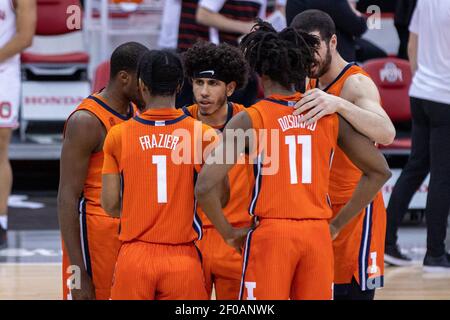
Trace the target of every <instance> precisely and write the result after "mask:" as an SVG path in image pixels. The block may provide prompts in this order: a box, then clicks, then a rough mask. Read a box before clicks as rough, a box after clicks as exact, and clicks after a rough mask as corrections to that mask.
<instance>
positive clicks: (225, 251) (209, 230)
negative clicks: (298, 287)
mask: <svg viewBox="0 0 450 320" xmlns="http://www.w3.org/2000/svg"><path fill="white" fill-rule="evenodd" d="M184 65H185V68H186V70H185V74H186V78H188V79H190V81H191V82H192V87H193V95H194V100H195V101H196V104H194V105H191V106H189V107H185V108H183V111H184V112H185V114H187V115H189V116H192V117H193V118H194V119H197V120H200V121H202V122H203V123H204V124H207V125H209V126H211V127H212V128H214V129H216V130H217V131H218V132H219V133H220V132H222V130H223V128H224V127H225V126H226V124H227V123H228V122H229V121H230V120H231V119H232V118H233V117H234V116H235V115H236V114H238V113H239V112H241V111H242V110H244V109H245V108H244V106H242V105H240V104H237V103H232V102H229V101H228V97H230V96H231V95H232V94H233V93H234V92H235V90H237V89H239V88H242V87H244V86H245V83H246V81H247V75H248V66H247V62H246V61H245V58H244V56H243V55H242V52H241V51H240V50H239V49H238V48H235V47H232V46H230V45H227V44H221V45H218V46H217V45H215V44H212V43H209V42H198V43H196V44H195V45H194V46H193V47H192V48H190V49H189V50H187V51H186V52H185V53H184ZM252 176H253V168H252V167H251V166H250V165H248V164H237V165H236V166H234V167H233V169H232V170H231V171H230V173H229V181H230V187H231V190H230V200H229V202H228V205H227V206H226V207H225V208H224V213H225V215H226V217H227V219H228V220H229V221H230V223H231V224H232V225H233V226H235V227H248V226H250V224H251V217H250V215H249V214H248V206H249V203H250V196H251V188H250V184H251V181H252V179H253V178H252ZM199 213H200V217H201V220H202V222H203V229H204V233H203V239H202V240H200V241H199V242H197V246H198V248H199V249H200V252H201V253H202V258H203V259H202V264H203V270H204V273H205V280H206V288H207V291H208V296H209V297H210V296H211V292H212V288H213V286H214V291H215V296H216V299H217V300H236V299H238V296H239V288H240V283H241V271H242V257H241V255H240V254H239V253H238V252H236V250H234V249H233V248H231V247H230V246H228V245H227V244H226V243H225V242H224V241H223V239H222V237H221V236H220V234H219V233H218V232H217V230H216V229H215V228H214V226H213V224H212V223H211V221H209V220H208V218H207V217H206V216H205V215H204V213H203V212H202V210H201V208H199Z"/></svg>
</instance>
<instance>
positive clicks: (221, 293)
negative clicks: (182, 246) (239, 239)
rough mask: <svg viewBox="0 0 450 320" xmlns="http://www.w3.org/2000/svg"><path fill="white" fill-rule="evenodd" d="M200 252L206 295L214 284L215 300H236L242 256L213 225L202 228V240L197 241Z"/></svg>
mask: <svg viewBox="0 0 450 320" xmlns="http://www.w3.org/2000/svg"><path fill="white" fill-rule="evenodd" d="M197 247H198V248H199V250H200V252H201V254H202V265H203V271H204V273H205V284H206V290H207V293H208V297H211V292H212V287H213V285H214V289H215V293H216V299H217V300H237V299H238V298H239V290H240V286H241V275H242V256H241V255H240V254H239V253H238V252H237V251H236V250H235V249H234V248H233V247H231V246H229V245H227V244H226V243H225V241H224V240H223V238H222V236H221V235H220V234H219V232H218V231H217V230H216V229H215V228H213V227H206V228H204V230H203V238H202V240H200V241H198V242H197Z"/></svg>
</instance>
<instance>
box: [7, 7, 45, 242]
mask: <svg viewBox="0 0 450 320" xmlns="http://www.w3.org/2000/svg"><path fill="white" fill-rule="evenodd" d="M35 25H36V1H35V0H0V249H1V248H3V247H5V246H7V234H6V231H7V228H8V218H7V209H8V197H9V195H10V192H11V186H12V170H11V165H10V163H9V159H8V148H9V142H10V140H11V134H12V130H13V129H16V128H17V127H18V116H19V101H20V53H21V52H22V51H23V50H24V49H26V48H27V47H29V46H30V45H31V43H32V40H33V36H34V33H35Z"/></svg>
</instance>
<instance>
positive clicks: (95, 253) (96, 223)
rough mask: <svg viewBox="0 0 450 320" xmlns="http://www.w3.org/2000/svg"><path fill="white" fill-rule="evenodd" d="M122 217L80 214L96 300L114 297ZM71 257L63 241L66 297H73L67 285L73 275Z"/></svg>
mask: <svg viewBox="0 0 450 320" xmlns="http://www.w3.org/2000/svg"><path fill="white" fill-rule="evenodd" d="M119 224H120V219H117V218H112V217H108V216H100V215H90V214H84V213H82V214H80V233H81V234H80V237H81V246H82V251H83V258H84V261H85V267H86V270H87V272H88V274H89V275H90V276H91V278H92V282H93V284H94V287H95V295H96V299H97V300H107V299H109V298H110V296H111V284H112V277H113V273H114V266H115V264H116V260H117V254H118V252H119V248H120V245H121V241H120V240H119ZM69 266H70V261H69V256H68V254H67V251H66V249H65V247H64V244H63V263H62V268H63V270H62V277H63V299H64V300H67V299H71V296H70V290H69V287H68V284H67V281H68V279H69V277H70V276H71V275H72V273H71V271H70V270H69V269H68V267H69Z"/></svg>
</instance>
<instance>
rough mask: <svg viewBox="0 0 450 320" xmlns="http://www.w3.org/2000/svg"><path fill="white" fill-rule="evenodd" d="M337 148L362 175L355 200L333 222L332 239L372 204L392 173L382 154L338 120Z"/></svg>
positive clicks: (345, 123) (343, 121)
mask: <svg viewBox="0 0 450 320" xmlns="http://www.w3.org/2000/svg"><path fill="white" fill-rule="evenodd" d="M338 145H339V147H340V148H341V149H342V150H343V151H344V153H345V154H346V155H347V156H348V158H349V159H350V160H351V161H352V162H353V163H354V164H355V165H356V166H357V167H358V168H359V169H360V170H361V171H362V173H363V174H362V176H361V179H360V181H359V183H358V186H357V187H356V189H355V192H354V193H353V196H352V198H351V199H350V200H349V202H348V203H347V204H346V205H345V206H344V207H343V208H342V210H341V211H340V212H339V213H338V215H337V216H336V217H335V218H334V219H333V220H332V221H331V230H332V233H333V236H337V234H338V233H339V231H340V230H342V228H343V227H344V226H345V225H346V224H347V223H349V222H350V221H351V220H352V219H353V218H354V217H356V216H357V215H358V213H359V212H361V210H362V209H364V208H365V207H366V206H367V205H368V204H369V203H370V202H371V201H372V200H373V198H374V197H375V195H376V194H377V193H378V191H379V190H380V189H381V188H382V187H383V185H384V183H385V182H386V181H387V180H388V179H389V178H390V177H391V171H390V170H389V166H388V164H387V162H386V159H385V158H384V156H383V155H382V154H381V152H380V151H379V150H378V149H377V148H376V147H375V146H374V144H373V143H372V142H371V141H370V140H369V139H368V138H366V137H365V136H363V135H362V134H360V133H358V132H357V131H356V130H355V129H354V128H353V127H352V126H351V125H350V124H349V123H348V122H347V121H346V120H345V119H343V118H339V138H338Z"/></svg>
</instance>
